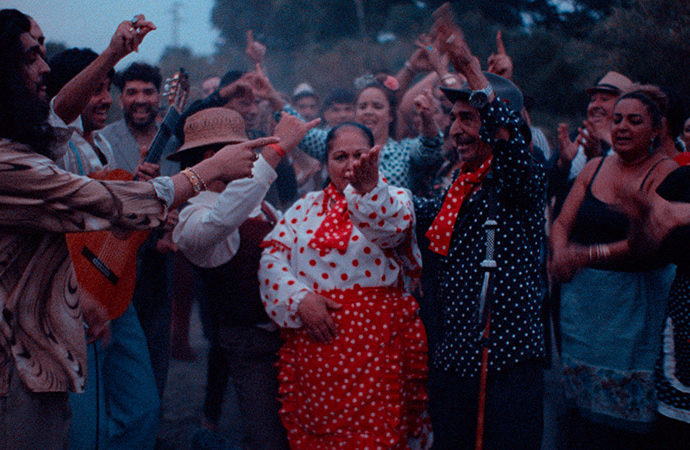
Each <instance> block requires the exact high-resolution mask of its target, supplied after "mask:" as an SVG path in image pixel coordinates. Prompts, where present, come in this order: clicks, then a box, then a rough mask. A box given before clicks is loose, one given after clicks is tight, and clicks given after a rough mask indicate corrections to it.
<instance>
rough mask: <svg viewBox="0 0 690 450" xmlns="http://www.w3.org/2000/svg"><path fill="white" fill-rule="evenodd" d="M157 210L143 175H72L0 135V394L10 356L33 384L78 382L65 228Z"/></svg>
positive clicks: (160, 213)
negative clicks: (122, 178) (137, 178)
mask: <svg viewBox="0 0 690 450" xmlns="http://www.w3.org/2000/svg"><path fill="white" fill-rule="evenodd" d="M164 215H165V204H164V202H162V201H161V200H159V198H158V196H157V195H156V191H155V190H154V187H153V185H152V184H151V183H149V182H119V181H107V182H104V181H96V180H92V179H90V178H87V177H82V176H78V175H75V174H72V173H69V172H66V171H64V170H62V169H60V168H58V167H57V166H56V165H55V163H54V162H53V161H52V160H51V159H49V158H46V157H44V156H42V155H39V154H37V153H35V152H33V151H32V150H31V149H29V148H28V147H26V146H24V145H21V144H17V143H14V142H11V141H9V140H6V139H0V395H2V394H4V393H6V392H7V389H8V387H9V386H8V384H9V383H8V382H9V379H8V377H9V370H10V368H11V365H12V364H14V366H15V368H16V371H17V373H18V374H19V376H20V378H21V379H22V381H23V382H24V384H25V385H26V386H27V387H28V388H29V389H30V390H32V391H34V392H57V391H69V390H72V391H77V392H80V391H83V389H84V385H85V382H86V346H85V342H84V326H83V321H82V313H81V309H80V306H79V290H78V286H77V281H76V277H75V274H74V270H73V267H72V263H71V260H70V258H69V253H68V251H67V246H66V244H65V236H64V233H65V232H78V231H84V230H99V229H107V228H111V227H112V226H117V227H119V228H126V229H144V228H150V227H154V226H157V225H158V224H160V222H161V221H162V220H163V218H164Z"/></svg>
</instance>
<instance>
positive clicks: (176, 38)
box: [170, 1, 182, 48]
mask: <svg viewBox="0 0 690 450" xmlns="http://www.w3.org/2000/svg"><path fill="white" fill-rule="evenodd" d="M181 7H182V3H180V2H179V1H175V2H173V3H172V5H170V15H171V16H172V43H173V47H175V48H179V47H180V23H181V22H182V18H181V17H180V8H181Z"/></svg>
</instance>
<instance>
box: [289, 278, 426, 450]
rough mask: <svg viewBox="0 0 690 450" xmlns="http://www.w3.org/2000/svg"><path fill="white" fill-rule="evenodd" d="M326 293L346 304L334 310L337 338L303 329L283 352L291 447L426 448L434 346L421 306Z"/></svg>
mask: <svg viewBox="0 0 690 450" xmlns="http://www.w3.org/2000/svg"><path fill="white" fill-rule="evenodd" d="M320 294H321V295H324V296H326V297H329V298H331V299H333V300H335V301H337V302H338V303H340V304H341V305H343V306H342V308H340V309H338V310H334V311H331V315H332V316H333V319H334V321H335V323H336V325H337V328H338V336H337V338H336V339H335V340H334V341H333V342H332V343H330V344H321V343H318V342H316V341H314V340H313V339H311V338H310V337H309V335H308V334H307V333H306V331H304V330H303V329H296V330H291V329H290V330H284V338H285V341H286V342H285V345H284V346H283V348H282V349H281V350H280V352H279V361H278V367H279V371H280V372H279V381H280V401H281V404H282V408H281V410H280V415H281V419H282V421H283V424H284V425H285V428H286V430H287V432H288V440H289V442H290V447H291V448H304V449H320V448H323V449H330V448H407V447H409V446H410V440H414V441H415V442H416V443H417V444H418V445H420V446H422V447H424V446H425V444H424V443H423V442H424V441H425V439H426V438H428V434H429V432H430V423H429V418H428V414H427V413H426V411H427V406H428V396H427V392H426V381H427V355H426V352H427V344H426V335H425V333H424V328H423V326H422V322H421V320H420V319H419V317H418V315H417V308H418V306H417V302H416V301H415V300H414V298H413V297H412V296H411V295H409V294H405V293H404V292H402V291H401V290H399V289H394V288H361V289H348V290H344V291H342V290H332V291H328V292H321V293H320ZM420 441H421V442H422V443H421V444H420Z"/></svg>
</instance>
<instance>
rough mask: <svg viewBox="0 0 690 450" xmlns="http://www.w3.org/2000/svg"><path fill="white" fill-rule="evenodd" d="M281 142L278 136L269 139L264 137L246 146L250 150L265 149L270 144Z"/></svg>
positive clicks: (253, 140) (247, 143)
mask: <svg viewBox="0 0 690 450" xmlns="http://www.w3.org/2000/svg"><path fill="white" fill-rule="evenodd" d="M278 142H280V138H279V137H277V136H268V137H262V138H258V139H252V140H251V141H247V142H245V143H244V144H245V145H246V146H248V147H249V148H259V147H265V146H266V145H270V144H277V143H278Z"/></svg>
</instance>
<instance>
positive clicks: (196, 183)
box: [181, 167, 203, 194]
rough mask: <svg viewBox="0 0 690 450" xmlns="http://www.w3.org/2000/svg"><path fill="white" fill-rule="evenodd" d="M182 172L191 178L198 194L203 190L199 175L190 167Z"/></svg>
mask: <svg viewBox="0 0 690 450" xmlns="http://www.w3.org/2000/svg"><path fill="white" fill-rule="evenodd" d="M181 173H182V175H184V176H185V177H187V180H189V183H190V184H191V185H192V190H193V191H194V193H195V194H198V193H199V192H201V191H202V190H203V187H202V185H201V181H200V179H199V177H198V176H197V175H196V174H195V173H194V172H193V171H192V170H190V168H189V167H187V168H186V169H184V170H183V171H182V172H181Z"/></svg>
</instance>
